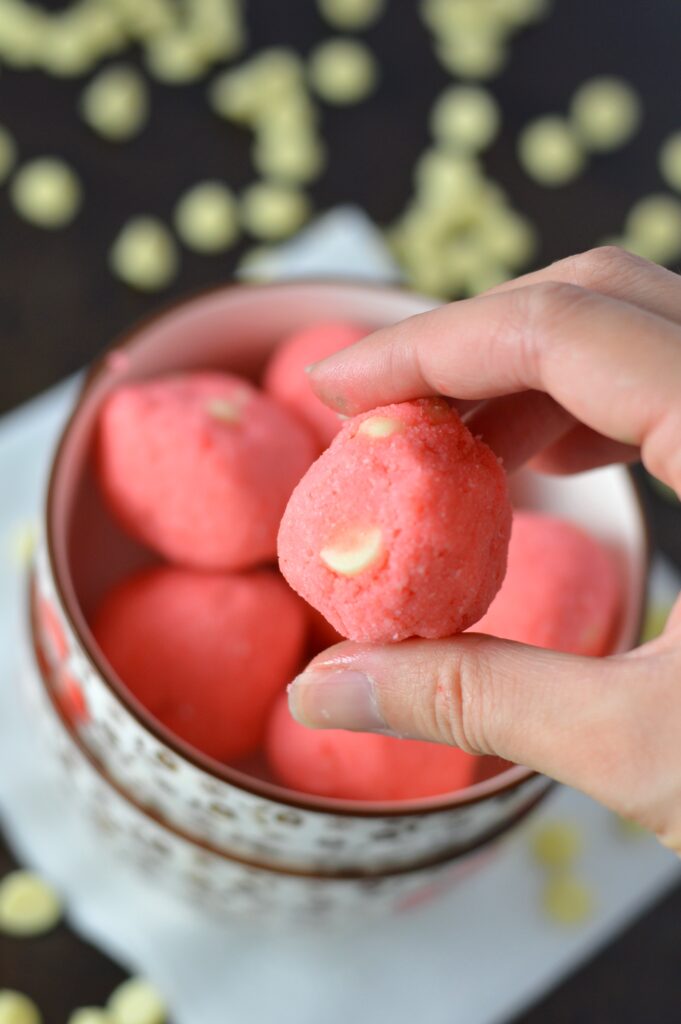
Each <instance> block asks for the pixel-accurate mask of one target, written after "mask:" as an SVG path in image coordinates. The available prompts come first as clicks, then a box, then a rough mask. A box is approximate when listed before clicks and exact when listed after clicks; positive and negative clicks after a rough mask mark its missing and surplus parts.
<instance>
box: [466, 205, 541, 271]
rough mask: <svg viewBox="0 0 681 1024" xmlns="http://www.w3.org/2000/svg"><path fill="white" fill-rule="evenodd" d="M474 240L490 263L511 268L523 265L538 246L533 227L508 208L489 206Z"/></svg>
mask: <svg viewBox="0 0 681 1024" xmlns="http://www.w3.org/2000/svg"><path fill="white" fill-rule="evenodd" d="M476 238H477V241H478V242H479V244H480V246H481V248H482V249H483V251H484V252H485V254H486V255H487V256H489V258H490V260H494V261H497V262H498V263H500V264H502V265H507V266H509V267H512V268H513V269H520V268H522V267H524V266H526V265H527V264H528V263H529V261H530V260H531V259H532V257H533V256H534V253H535V251H536V247H537V239H536V233H535V230H534V228H533V227H532V224H531V223H530V222H529V220H528V219H527V218H526V217H523V216H522V214H520V213H517V212H516V211H515V210H512V209H510V207H507V206H491V207H489V208H488V209H486V210H485V211H484V212H483V214H482V217H481V220H480V226H479V230H478V232H477V234H476Z"/></svg>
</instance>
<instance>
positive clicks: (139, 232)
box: [109, 217, 179, 291]
mask: <svg viewBox="0 0 681 1024" xmlns="http://www.w3.org/2000/svg"><path fill="white" fill-rule="evenodd" d="M109 263H110V266H111V269H112V270H113V272H114V274H116V276H117V277H120V278H121V280H123V281H125V282H126V284H129V285H131V287H133V288H139V289H140V290H141V291H155V290H156V289H158V288H165V287H166V286H167V285H169V284H170V282H171V281H172V279H173V278H174V277H175V275H176V273H177V270H178V264H179V260H178V255H177V248H176V246H175V242H174V241H173V237H172V235H171V234H170V232H169V231H168V229H167V228H166V226H165V224H163V222H162V221H160V220H158V219H157V218H156V217H133V219H132V220H130V221H128V223H127V224H126V225H125V226H124V227H123V229H122V230H121V232H120V233H119V235H118V237H117V238H116V239H115V241H114V243H113V246H112V247H111V252H110V253H109Z"/></svg>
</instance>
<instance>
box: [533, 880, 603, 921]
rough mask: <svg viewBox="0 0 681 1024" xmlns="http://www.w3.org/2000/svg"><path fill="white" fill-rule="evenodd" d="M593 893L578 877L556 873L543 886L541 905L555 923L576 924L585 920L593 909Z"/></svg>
mask: <svg viewBox="0 0 681 1024" xmlns="http://www.w3.org/2000/svg"><path fill="white" fill-rule="evenodd" d="M594 902H595V901H594V894H593V891H592V890H591V888H590V887H589V886H588V885H587V884H586V883H585V882H582V881H581V880H580V879H579V878H577V877H575V876H573V875H569V874H558V875H556V876H555V877H553V878H550V879H549V880H548V882H547V883H546V886H545V888H544V893H543V897H542V905H543V907H544V910H545V912H546V914H547V916H548V917H550V918H551V920H552V921H554V922H555V923H556V924H563V925H577V924H582V923H583V922H585V921H587V920H588V919H589V918H590V917H591V916H592V914H593V911H594Z"/></svg>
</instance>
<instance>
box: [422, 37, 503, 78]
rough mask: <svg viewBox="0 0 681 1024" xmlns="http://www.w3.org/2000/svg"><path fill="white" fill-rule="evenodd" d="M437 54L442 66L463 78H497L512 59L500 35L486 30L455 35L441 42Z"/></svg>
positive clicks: (436, 48) (437, 46)
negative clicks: (509, 59)
mask: <svg viewBox="0 0 681 1024" xmlns="http://www.w3.org/2000/svg"><path fill="white" fill-rule="evenodd" d="M435 52H436V54H437V57H438V59H439V61H440V63H441V64H442V66H443V67H444V68H446V70H447V71H449V72H451V73H452V74H454V75H458V76H459V77H460V78H480V79H489V78H494V77H495V76H496V75H498V74H499V72H500V71H501V70H502V69H503V68H504V66H505V64H506V60H507V57H508V51H507V48H506V47H505V46H504V44H503V43H502V41H501V39H500V37H499V35H498V33H497V32H495V31H489V30H488V29H486V28H485V29H481V30H479V31H470V32H463V33H462V34H461V35H452V36H451V37H450V38H446V39H444V40H442V41H441V42H439V43H438V44H437V45H436V47H435Z"/></svg>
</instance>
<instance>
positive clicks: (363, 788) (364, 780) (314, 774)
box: [265, 695, 486, 800]
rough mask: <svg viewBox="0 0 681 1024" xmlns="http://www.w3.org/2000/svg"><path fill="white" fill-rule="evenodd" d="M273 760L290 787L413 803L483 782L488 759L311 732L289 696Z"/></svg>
mask: <svg viewBox="0 0 681 1024" xmlns="http://www.w3.org/2000/svg"><path fill="white" fill-rule="evenodd" d="M265 744H266V752H267V758H268V761H269V764H270V767H271V768H272V771H273V772H274V774H275V776H276V778H277V779H278V780H279V781H280V782H281V783H283V784H284V785H285V786H289V787H290V788H291V789H296V790H299V791H301V792H303V793H313V794H315V795H317V796H327V797H338V798H341V799H347V800H413V799H417V798H418V797H425V796H435V795H437V794H439V793H451V792H454V791H455V790H457V789H463V787H464V786H470V785H472V784H473V783H474V782H475V781H477V773H478V762H479V761H480V760H486V759H485V758H482V759H481V758H478V757H474V756H473V755H471V754H466V753H464V752H463V751H462V750H458V749H457V748H456V747H445V746H442V745H441V744H438V743H423V742H421V741H419V740H401V739H394V738H393V737H392V736H380V735H377V734H374V733H362V732H345V731H344V730H342V729H306V728H305V726H303V725H299V724H298V722H296V721H295V719H294V718H293V717H292V716H291V713H290V711H289V709H288V701H287V700H286V695H284V696H282V697H280V698H279V699H278V700H277V701H276V703H275V705H274V708H273V710H272V714H271V718H270V721H269V725H268V729H267V736H266V740H265Z"/></svg>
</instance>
